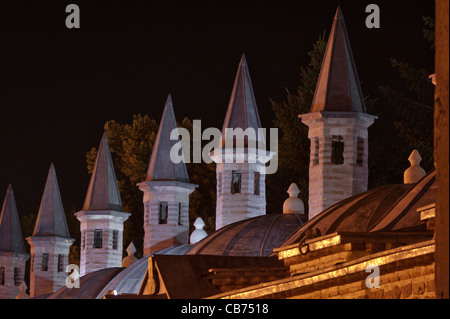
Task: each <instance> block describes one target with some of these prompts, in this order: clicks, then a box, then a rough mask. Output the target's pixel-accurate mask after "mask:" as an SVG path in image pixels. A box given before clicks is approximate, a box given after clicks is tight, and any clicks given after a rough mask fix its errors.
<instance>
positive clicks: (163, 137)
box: [147, 95, 189, 183]
mask: <svg viewBox="0 0 450 319" xmlns="http://www.w3.org/2000/svg"><path fill="white" fill-rule="evenodd" d="M176 128H177V122H176V120H175V113H174V110H173V105H172V98H171V96H170V95H169V96H168V98H167V101H166V105H165V107H164V112H163V115H162V118H161V122H160V124H159V129H158V134H157V135H156V140H155V144H154V146H153V151H152V156H151V158H150V163H149V165H148V170H147V181H180V182H185V183H189V176H188V173H187V169H186V164H185V163H184V162H183V161H181V162H179V163H174V162H173V161H172V160H171V158H170V150H171V149H172V147H173V146H174V145H175V144H176V143H178V142H179V137H178V136H177V138H176V139H170V134H171V132H172V131H173V130H174V129H176Z"/></svg>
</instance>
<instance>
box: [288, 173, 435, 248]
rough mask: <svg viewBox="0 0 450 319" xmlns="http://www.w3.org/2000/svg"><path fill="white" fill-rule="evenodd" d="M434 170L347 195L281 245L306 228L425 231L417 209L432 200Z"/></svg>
mask: <svg viewBox="0 0 450 319" xmlns="http://www.w3.org/2000/svg"><path fill="white" fill-rule="evenodd" d="M435 198H436V171H435V170H433V171H432V172H430V173H429V174H428V175H426V176H425V177H423V178H422V179H421V180H420V181H418V182H417V183H416V184H400V185H388V186H381V187H378V188H374V189H372V190H369V191H367V192H364V193H361V194H358V195H355V196H352V197H349V198H347V199H345V200H343V201H341V202H339V203H337V204H335V205H333V206H331V207H330V208H328V209H327V210H325V211H323V212H322V213H320V214H318V215H317V216H316V217H314V218H313V219H311V220H309V221H308V222H307V223H305V224H304V225H303V226H302V227H301V228H299V229H298V230H297V231H295V232H294V233H293V234H292V235H291V236H290V237H289V238H288V239H286V241H285V242H284V243H283V244H282V245H281V246H288V245H292V244H295V243H298V242H299V241H300V240H302V239H303V238H304V237H305V235H306V233H307V232H310V233H314V232H313V230H314V229H316V228H317V229H318V230H319V231H320V235H327V234H331V233H334V232H338V231H341V232H375V231H384V232H385V231H421V230H422V231H425V230H426V222H425V221H421V220H420V214H418V213H417V209H418V208H420V207H424V206H427V205H430V204H433V203H434V202H435Z"/></svg>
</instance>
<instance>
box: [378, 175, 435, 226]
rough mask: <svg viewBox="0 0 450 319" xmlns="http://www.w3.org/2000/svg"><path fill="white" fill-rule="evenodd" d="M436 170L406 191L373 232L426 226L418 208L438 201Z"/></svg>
mask: <svg viewBox="0 0 450 319" xmlns="http://www.w3.org/2000/svg"><path fill="white" fill-rule="evenodd" d="M436 191H437V183H436V170H435V169H434V170H432V171H431V172H430V173H428V174H427V175H425V177H423V178H422V179H421V180H419V181H418V182H417V183H416V184H413V185H412V187H410V189H409V190H408V192H407V193H405V194H404V195H403V196H402V197H400V199H399V200H398V201H397V203H396V204H395V205H394V206H393V207H391V209H389V210H388V211H387V212H386V214H385V215H384V216H383V218H382V220H381V221H380V222H379V223H377V225H376V226H374V227H373V228H372V229H371V230H370V231H371V232H377V231H381V232H386V231H406V230H411V231H413V230H416V229H419V228H420V227H423V226H425V221H421V220H420V214H419V213H418V212H417V209H418V208H421V207H424V206H428V205H431V204H434V203H435V202H436Z"/></svg>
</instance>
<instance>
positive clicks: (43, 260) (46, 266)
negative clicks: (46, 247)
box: [41, 253, 48, 271]
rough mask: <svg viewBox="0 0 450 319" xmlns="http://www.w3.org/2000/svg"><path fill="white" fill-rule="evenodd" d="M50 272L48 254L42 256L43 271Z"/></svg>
mask: <svg viewBox="0 0 450 319" xmlns="http://www.w3.org/2000/svg"><path fill="white" fill-rule="evenodd" d="M47 270H48V253H44V254H42V262H41V271H47Z"/></svg>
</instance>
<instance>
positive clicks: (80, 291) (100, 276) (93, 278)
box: [36, 267, 123, 299]
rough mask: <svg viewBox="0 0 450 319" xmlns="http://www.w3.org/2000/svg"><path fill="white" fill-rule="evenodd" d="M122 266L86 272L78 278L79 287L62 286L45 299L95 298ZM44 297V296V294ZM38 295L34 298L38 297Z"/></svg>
mask: <svg viewBox="0 0 450 319" xmlns="http://www.w3.org/2000/svg"><path fill="white" fill-rule="evenodd" d="M122 270H123V268H120V267H114V268H105V269H100V270H97V271H93V272H91V273H88V274H86V275H84V276H82V277H81V278H80V288H67V287H66V286H64V287H63V288H61V289H59V290H58V291H56V292H55V293H53V294H50V295H48V296H47V297H46V298H47V299H95V298H96V297H97V296H98V295H99V293H100V292H101V291H102V290H103V288H104V287H105V286H106V285H107V284H108V283H109V282H110V281H111V279H113V278H114V277H115V276H116V275H117V274H118V273H120V272H121V271H122ZM44 297H45V296H44ZM39 298H40V297H39V296H38V297H37V298H36V299H39Z"/></svg>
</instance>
